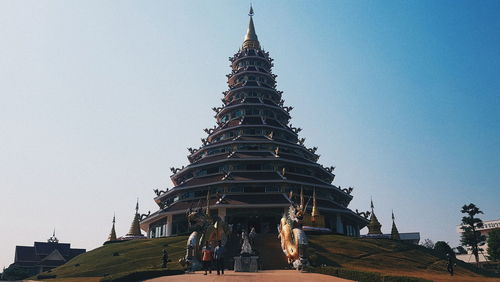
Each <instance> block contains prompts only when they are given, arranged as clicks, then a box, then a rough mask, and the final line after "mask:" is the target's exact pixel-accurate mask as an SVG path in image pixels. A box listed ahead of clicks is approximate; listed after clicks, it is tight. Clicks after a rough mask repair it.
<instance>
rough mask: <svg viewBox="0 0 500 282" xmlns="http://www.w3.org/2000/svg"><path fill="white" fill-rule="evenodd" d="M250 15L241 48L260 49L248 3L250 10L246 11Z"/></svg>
mask: <svg viewBox="0 0 500 282" xmlns="http://www.w3.org/2000/svg"><path fill="white" fill-rule="evenodd" d="M248 15H249V16H250V22H249V23H248V29H247V34H246V35H245V40H244V41H243V46H242V47H243V49H260V43H259V39H258V38H257V34H256V33H255V26H254V24H253V15H254V12H253V7H252V5H250V11H249V13H248Z"/></svg>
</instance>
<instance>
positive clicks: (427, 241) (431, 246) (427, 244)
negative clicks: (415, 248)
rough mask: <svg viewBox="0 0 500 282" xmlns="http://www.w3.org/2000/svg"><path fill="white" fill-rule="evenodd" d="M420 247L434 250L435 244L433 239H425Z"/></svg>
mask: <svg viewBox="0 0 500 282" xmlns="http://www.w3.org/2000/svg"><path fill="white" fill-rule="evenodd" d="M420 245H422V246H424V247H426V248H427V249H434V242H432V240H431V239H425V240H424V242H422V244H420Z"/></svg>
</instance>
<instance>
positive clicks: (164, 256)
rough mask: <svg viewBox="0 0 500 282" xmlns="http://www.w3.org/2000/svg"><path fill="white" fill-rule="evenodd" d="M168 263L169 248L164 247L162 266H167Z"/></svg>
mask: <svg viewBox="0 0 500 282" xmlns="http://www.w3.org/2000/svg"><path fill="white" fill-rule="evenodd" d="M167 263H168V252H167V249H163V257H162V264H161V267H162V268H167Z"/></svg>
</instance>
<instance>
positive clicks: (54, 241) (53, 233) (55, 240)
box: [47, 227, 59, 243]
mask: <svg viewBox="0 0 500 282" xmlns="http://www.w3.org/2000/svg"><path fill="white" fill-rule="evenodd" d="M47 242H49V243H59V239H57V237H56V228H55V227H54V231H52V237H50V238H49V239H48V240H47Z"/></svg>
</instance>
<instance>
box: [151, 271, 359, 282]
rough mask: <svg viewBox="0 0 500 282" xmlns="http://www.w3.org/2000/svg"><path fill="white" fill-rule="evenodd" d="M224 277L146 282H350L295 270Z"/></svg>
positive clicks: (187, 276)
mask: <svg viewBox="0 0 500 282" xmlns="http://www.w3.org/2000/svg"><path fill="white" fill-rule="evenodd" d="M224 273H225V274H224V275H220V276H218V275H217V272H212V274H209V275H203V272H201V271H197V272H196V273H194V274H184V275H174V276H164V277H159V278H155V279H151V280H147V281H148V282H167V281H168V282H184V281H186V282H191V281H192V282H207V281H210V282H227V281H231V282H240V281H241V282H249V281H251V282H260V281H272V282H299V281H300V282H308V281H314V282H326V281H328V282H348V281H352V280H347V279H342V278H338V277H334V276H329V275H323V274H317V273H300V272H298V271H296V270H264V271H260V272H234V271H225V272H224Z"/></svg>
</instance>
